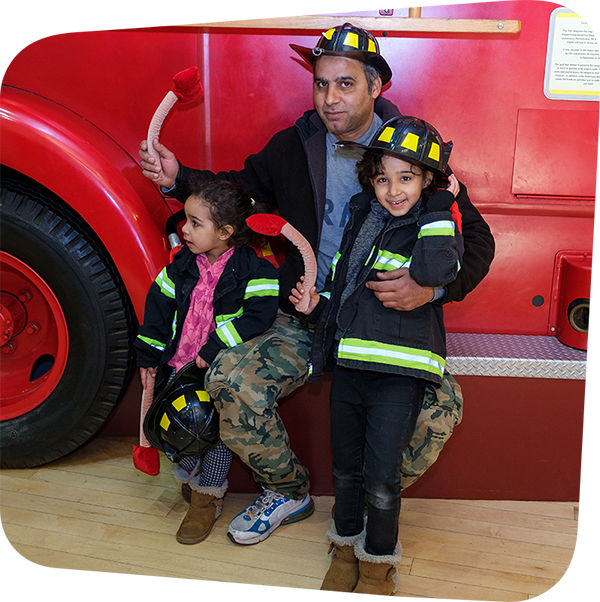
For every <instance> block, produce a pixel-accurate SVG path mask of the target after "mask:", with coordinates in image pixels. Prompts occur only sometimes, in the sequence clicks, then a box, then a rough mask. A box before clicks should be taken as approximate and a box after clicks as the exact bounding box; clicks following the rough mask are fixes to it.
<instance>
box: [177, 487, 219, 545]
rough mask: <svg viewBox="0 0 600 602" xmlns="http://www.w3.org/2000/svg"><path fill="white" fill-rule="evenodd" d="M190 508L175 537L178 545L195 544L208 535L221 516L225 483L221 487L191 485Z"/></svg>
mask: <svg viewBox="0 0 600 602" xmlns="http://www.w3.org/2000/svg"><path fill="white" fill-rule="evenodd" d="M189 485H190V488H191V494H192V497H191V501H190V507H189V509H188V511H187V514H186V515H185V518H184V519H183V522H182V523H181V526H180V527H179V531H177V535H176V536H175V537H176V539H177V541H178V542H179V543H183V544H196V543H200V542H201V541H204V540H205V539H206V538H207V537H208V535H209V534H210V532H211V530H212V528H213V525H214V524H215V521H216V520H217V518H219V516H221V511H222V510H223V498H224V497H225V493H226V491H227V481H225V483H224V484H223V485H222V486H221V487H197V486H194V485H193V484H192V483H190V484H189Z"/></svg>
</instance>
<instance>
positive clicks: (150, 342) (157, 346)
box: [137, 334, 166, 351]
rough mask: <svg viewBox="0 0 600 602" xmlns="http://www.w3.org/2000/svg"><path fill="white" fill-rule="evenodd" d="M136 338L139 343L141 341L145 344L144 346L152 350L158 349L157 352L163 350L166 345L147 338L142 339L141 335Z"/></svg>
mask: <svg viewBox="0 0 600 602" xmlns="http://www.w3.org/2000/svg"><path fill="white" fill-rule="evenodd" d="M137 338H138V339H140V341H143V342H144V343H146V345H149V346H150V347H153V348H154V349H158V350H159V351H164V350H165V347H166V345H165V343H162V342H161V341H157V340H156V339H150V338H148V337H143V336H142V335H141V334H138V335H137Z"/></svg>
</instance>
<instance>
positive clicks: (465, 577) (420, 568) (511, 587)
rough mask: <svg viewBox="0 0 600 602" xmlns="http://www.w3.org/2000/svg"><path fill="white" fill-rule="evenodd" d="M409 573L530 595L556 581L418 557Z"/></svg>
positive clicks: (546, 589) (536, 593)
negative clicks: (475, 568)
mask: <svg viewBox="0 0 600 602" xmlns="http://www.w3.org/2000/svg"><path fill="white" fill-rule="evenodd" d="M411 575H415V576H417V577H426V578H429V579H440V580H442V581H448V582H450V583H458V584H462V585H472V586H476V587H490V588H492V589H497V590H500V591H510V592H514V593H518V594H522V593H523V592H525V593H527V594H534V595H540V594H543V593H544V592H546V591H548V590H549V589H550V588H551V587H552V586H553V585H554V584H555V583H556V581H555V580H553V579H545V578H543V577H533V576H531V575H518V574H515V573H509V572H506V571H498V570H489V569H478V570H474V569H473V567H466V566H459V565H457V564H453V563H446V562H436V561H431V560H421V559H415V562H414V563H413V567H412V570H411Z"/></svg>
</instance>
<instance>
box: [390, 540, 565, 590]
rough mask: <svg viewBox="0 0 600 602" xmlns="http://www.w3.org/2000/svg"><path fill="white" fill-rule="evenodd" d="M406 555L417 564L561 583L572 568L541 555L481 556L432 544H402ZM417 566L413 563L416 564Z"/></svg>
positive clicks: (448, 546) (464, 550)
mask: <svg viewBox="0 0 600 602" xmlns="http://www.w3.org/2000/svg"><path fill="white" fill-rule="evenodd" d="M402 547H403V550H404V554H406V555H410V556H411V557H413V558H414V560H415V562H416V561H417V560H431V561H436V562H442V563H447V564H456V565H459V566H463V567H471V568H476V569H483V570H501V571H507V572H510V573H514V574H515V575H524V576H530V577H541V578H544V579H551V580H553V581H554V582H556V581H559V580H560V579H561V578H562V577H563V575H564V574H565V572H566V570H567V568H568V567H569V563H568V562H552V561H549V560H547V559H546V558H544V556H543V555H540V556H539V557H538V558H535V559H533V558H522V557H515V556H512V555H506V554H497V553H482V552H480V551H478V550H468V549H465V548H461V547H459V546H452V545H442V544H438V545H432V544H431V543H430V542H412V541H406V540H404V541H402ZM413 566H414V563H413Z"/></svg>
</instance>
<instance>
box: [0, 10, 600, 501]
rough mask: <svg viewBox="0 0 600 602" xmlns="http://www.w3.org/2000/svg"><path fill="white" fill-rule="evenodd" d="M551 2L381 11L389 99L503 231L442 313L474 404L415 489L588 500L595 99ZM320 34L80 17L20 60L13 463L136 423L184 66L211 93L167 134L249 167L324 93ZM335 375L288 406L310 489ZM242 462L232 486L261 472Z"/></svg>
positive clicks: (6, 355) (468, 401) (10, 280)
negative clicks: (478, 271)
mask: <svg viewBox="0 0 600 602" xmlns="http://www.w3.org/2000/svg"><path fill="white" fill-rule="evenodd" d="M556 8H557V5H555V4H550V3H544V2H531V1H514V2H498V3H494V2H492V3H484V4H472V5H462V6H461V5H457V6H447V7H433V8H429V9H424V10H423V17H424V18H439V19H485V20H492V19H497V20H502V21H509V20H511V21H517V22H518V23H519V31H517V32H516V33H473V32H471V33H464V32H458V33H457V32H452V31H449V32H433V33H432V32H425V33H423V32H420V33H419V32H397V31H389V32H388V31H387V30H386V29H384V28H383V27H382V28H381V29H380V30H374V29H372V31H373V33H374V34H375V35H376V36H377V39H378V41H379V44H380V47H381V52H382V54H383V55H384V56H385V57H386V59H387V61H388V63H389V64H390V66H391V68H392V70H393V78H392V81H391V83H390V84H389V85H388V86H386V87H385V88H384V96H385V97H386V98H388V99H389V100H391V101H392V102H394V103H395V104H396V105H397V106H398V107H399V109H400V111H401V112H403V113H404V114H407V115H415V116H419V117H423V118H424V119H426V120H428V121H430V122H431V123H433V124H434V125H435V126H436V127H437V128H438V129H439V130H440V132H441V134H442V136H443V137H444V139H445V140H452V141H453V143H454V150H453V152H452V158H451V161H450V163H451V166H452V168H453V170H454V172H455V173H456V174H457V176H458V178H459V180H461V181H462V182H464V183H465V185H466V186H467V187H468V191H469V196H470V198H471V200H472V201H473V203H474V204H475V205H476V206H477V207H478V209H479V211H480V212H481V213H482V215H483V217H484V218H485V220H486V221H487V222H488V224H489V225H490V227H491V229H492V232H493V234H494V237H495V241H496V257H495V259H494V261H493V263H492V266H491V270H490V273H489V275H488V276H487V277H486V278H485V280H484V281H483V282H482V283H481V284H480V285H479V286H478V287H477V288H476V289H475V290H474V291H473V292H472V293H471V294H470V295H469V296H468V297H467V298H466V299H465V300H464V301H462V302H460V303H455V304H452V305H450V306H447V307H446V308H445V316H446V326H447V330H448V333H449V335H448V338H449V364H448V365H449V368H450V372H451V373H453V374H455V375H456V377H457V380H458V381H459V383H460V384H461V386H462V388H463V392H464V397H465V409H464V416H465V418H464V420H463V422H462V423H461V425H460V426H459V427H457V429H456V432H455V434H454V435H453V436H452V438H451V439H450V440H449V442H448V443H447V444H446V447H445V449H444V452H443V454H441V456H440V459H439V460H438V461H437V462H436V464H434V466H433V467H432V468H431V469H430V470H429V471H428V473H427V476H426V477H423V478H422V479H421V480H420V481H418V482H417V483H416V484H415V485H413V486H412V487H411V489H410V490H409V495H420V496H431V497H433V496H436V497H451V496H452V497H483V498H485V497H495V498H511V497H512V498H515V499H519V498H520V499H557V500H558V499H566V500H572V499H576V498H577V495H578V483H579V467H580V454H581V432H582V419H583V395H584V375H585V361H586V354H585V349H586V346H587V338H586V337H587V311H589V309H588V308H589V296H590V294H589V288H590V273H591V259H592V253H591V252H592V230H593V217H594V202H595V187H596V157H597V144H598V139H597V133H598V101H597V96H596V97H594V96H591V97H590V99H589V100H588V99H556V98H549V97H548V96H547V95H545V93H544V78H545V69H546V63H547V53H548V46H549V44H548V42H549V36H550V24H551V15H552V12H553V10H554V9H556ZM405 12H406V11H404V12H402V9H400V10H398V11H396V14H395V15H392V16H389V17H386V18H389V19H394V18H398V17H400V18H402V17H405V16H406V14H405ZM371 14H375V15H376V16H380V15H379V14H378V12H377V11H375V12H374V13H369V14H366V13H364V14H363V13H361V14H360V15H358V17H365V16H370V15H371ZM343 20H344V19H343V18H340V19H339V21H340V23H341V22H342V21H343ZM346 20H349V21H352V20H353V19H352V17H348V18H347V19H346ZM390 22H391V21H390ZM359 24H360V23H359ZM322 30H323V28H321V27H320V26H315V27H314V28H313V29H300V28H298V29H290V28H287V27H286V28H284V27H280V28H277V29H267V28H263V27H257V26H254V27H253V28H238V27H233V26H232V27H228V28H221V27H183V26H182V27H164V28H154V29H143V30H121V31H105V32H86V33H69V34H64V35H58V36H54V37H50V38H46V39H43V40H40V41H38V42H36V43H34V44H32V45H31V46H29V47H27V48H25V49H24V50H23V51H22V52H21V53H20V54H19V55H18V56H16V57H15V59H14V60H13V62H12V63H11V65H10V66H9V68H8V70H7V72H6V75H5V78H4V81H3V85H2V93H1V96H0V103H1V104H0V127H1V128H2V129H1V135H2V136H1V144H2V147H1V162H2V184H1V188H2V191H1V192H2V225H3V231H2V281H3V282H2V293H1V295H2V296H1V299H0V305H1V306H2V329H3V332H2V336H3V339H2V345H3V346H2V352H3V354H2V373H1V376H2V384H3V391H2V406H1V414H0V419H1V422H0V427H1V429H2V437H1V441H2V462H3V466H8V467H25V466H35V465H38V464H40V463H43V462H48V461H50V460H53V459H56V458H58V457H61V456H62V455H64V454H65V453H68V452H69V451H72V450H73V449H75V448H76V447H78V446H79V445H82V444H83V443H85V441H87V440H88V439H89V437H91V436H92V435H93V434H94V433H96V432H98V430H99V429H101V428H104V432H108V433H109V434H110V433H116V434H130V435H131V434H136V433H137V429H138V425H137V418H138V416H137V412H138V404H139V393H140V387H139V384H138V383H137V379H135V378H134V379H133V381H132V380H131V377H132V374H133V373H134V362H133V358H132V353H131V343H132V340H133V337H134V336H135V332H136V327H137V323H138V322H139V321H141V320H142V318H143V304H144V300H145V295H146V292H147V289H148V286H149V285H150V283H151V281H152V280H153V279H154V277H155V276H156V274H157V273H158V272H159V271H160V269H161V268H162V266H163V265H164V264H165V263H166V262H167V261H168V256H169V253H168V252H169V249H168V243H167V240H166V236H165V221H166V219H167V217H168V216H169V215H171V214H172V213H173V212H174V211H175V210H176V209H179V208H180V205H179V203H177V202H176V201H174V200H171V199H164V198H163V195H161V194H160V192H159V191H158V190H157V189H156V187H155V186H154V185H153V184H152V183H150V182H149V181H148V180H147V179H145V178H144V177H143V176H142V173H141V169H140V167H139V159H138V155H137V150H138V148H139V143H140V141H141V140H143V139H145V137H146V133H147V128H148V123H149V120H150V118H151V116H152V114H153V113H154V110H155V109H156V107H157V106H158V104H159V103H160V101H161V100H162V98H163V97H164V95H165V94H166V92H167V91H168V90H169V89H170V87H171V83H172V77H173V75H174V74H176V73H177V72H179V71H181V70H183V69H185V68H187V67H189V66H192V65H197V66H198V68H199V70H200V73H201V76H202V81H203V86H204V90H205V96H204V98H203V99H202V100H201V101H199V102H195V103H192V104H191V105H182V106H177V105H176V107H175V108H174V109H173V110H172V111H171V113H170V114H169V116H168V118H167V119H166V121H165V123H164V125H163V128H162V133H161V142H162V143H163V144H165V145H166V146H167V147H168V148H169V149H171V150H173V151H174V152H175V153H176V155H177V157H178V159H179V160H180V161H181V162H182V163H184V164H186V165H189V166H192V167H202V168H209V169H212V170H213V171H219V170H229V169H240V168H242V166H243V161H244V159H245V158H246V157H247V156H248V155H249V154H251V153H253V152H256V151H258V150H259V149H261V148H262V147H263V146H264V144H265V143H266V142H267V141H268V140H269V138H270V137H271V136H272V135H273V134H274V133H275V132H277V131H278V130H280V129H282V128H284V127H288V126H290V125H292V124H293V123H294V121H295V120H296V119H297V118H298V117H299V116H300V115H302V113H303V112H304V111H306V110H308V109H310V108H312V83H311V82H312V75H311V73H310V71H309V70H308V69H307V68H306V66H305V65H303V64H302V62H301V61H300V60H299V59H298V58H297V56H296V55H295V53H294V52H293V51H292V50H291V49H290V47H289V44H290V43H296V44H300V45H304V46H312V45H314V43H315V42H316V40H317V39H318V36H319V35H320V33H321V31H322ZM384 32H385V34H384ZM586 303H587V304H586ZM530 343H533V344H534V349H533V350H531V349H529V348H528V349H527V350H525V351H524V348H525V347H527V346H528V345H529V344H530ZM501 347H502V348H503V349H502V352H500V351H499V348H501ZM540 370H541V373H540ZM327 392H328V383H327V379H326V381H325V383H324V384H320V385H318V386H316V385H315V386H312V385H311V386H308V387H304V388H302V389H300V390H299V391H297V392H295V393H294V394H293V395H292V396H291V397H292V398H293V399H289V400H287V401H286V403H284V404H282V406H281V414H282V417H283V418H284V421H285V423H286V425H287V426H288V427H289V431H290V436H291V438H292V443H293V446H294V448H295V451H296V452H297V453H298V455H299V456H300V458H301V459H302V461H303V462H305V463H306V464H307V465H308V466H309V468H310V470H311V474H312V475H313V477H312V483H313V490H314V491H315V492H316V493H328V492H331V476H330V472H331V470H330V464H329V456H328V453H329V449H328V446H323V445H322V441H323V440H325V441H326V440H327V439H326V437H327V429H328V418H327ZM126 393H127V394H126ZM125 394H126V395H125ZM123 395H125V400H124V401H123V402H122V403H121V405H120V407H119V408H118V409H117V411H116V412H113V409H114V408H115V407H116V406H117V405H118V403H119V401H120V400H121V398H122V397H123ZM109 416H111V418H110V420H109V421H108V423H107V424H105V423H106V421H107V419H108V418H109ZM49 433H52V434H49ZM556 442H560V443H561V445H560V446H558V445H557V444H556ZM559 447H560V449H558V448H559ZM325 448H326V449H325ZM234 471H236V472H235V475H236V477H237V484H236V479H235V478H234V479H230V481H231V482H232V485H233V486H234V488H235V487H237V488H238V490H244V489H245V488H246V489H247V488H248V487H252V486H253V485H252V481H251V478H250V476H249V473H248V472H247V471H245V470H244V469H243V468H242V467H241V466H236V468H235V469H234ZM558 475H560V477H559V476H558Z"/></svg>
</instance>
